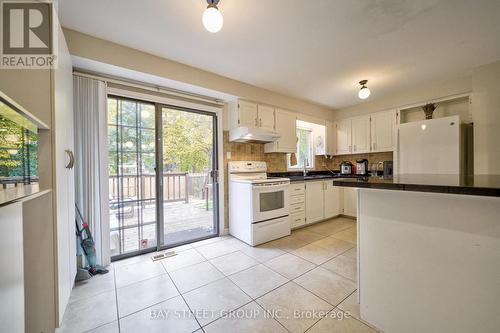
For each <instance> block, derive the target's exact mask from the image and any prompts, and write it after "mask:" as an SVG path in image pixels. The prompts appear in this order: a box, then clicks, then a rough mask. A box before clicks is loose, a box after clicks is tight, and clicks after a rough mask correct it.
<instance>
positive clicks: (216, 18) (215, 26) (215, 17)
mask: <svg viewBox="0 0 500 333" xmlns="http://www.w3.org/2000/svg"><path fill="white" fill-rule="evenodd" d="M202 21H203V26H204V27H205V29H207V30H208V31H210V32H212V33H216V32H218V31H220V29H222V25H223V24H224V19H223V18H222V14H221V12H220V11H219V9H217V7H216V6H215V5H209V6H208V7H207V9H205V11H204V12H203V17H202Z"/></svg>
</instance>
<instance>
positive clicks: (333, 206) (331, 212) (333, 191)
mask: <svg viewBox="0 0 500 333" xmlns="http://www.w3.org/2000/svg"><path fill="white" fill-rule="evenodd" d="M323 194H324V196H323V197H324V200H323V201H324V218H325V219H329V218H332V217H334V216H337V215H339V214H340V187H338V186H333V181H331V180H325V181H324V182H323Z"/></svg>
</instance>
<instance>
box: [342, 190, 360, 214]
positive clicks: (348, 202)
mask: <svg viewBox="0 0 500 333" xmlns="http://www.w3.org/2000/svg"><path fill="white" fill-rule="evenodd" d="M342 190H343V204H344V207H343V214H344V215H347V216H352V217H356V216H357V212H358V197H357V194H358V193H357V190H356V189H355V188H354V187H343V188H342Z"/></svg>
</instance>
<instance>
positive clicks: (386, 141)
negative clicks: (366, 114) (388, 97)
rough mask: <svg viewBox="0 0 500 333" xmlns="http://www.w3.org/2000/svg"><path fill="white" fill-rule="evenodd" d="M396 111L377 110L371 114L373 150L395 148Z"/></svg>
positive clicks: (379, 150)
mask: <svg viewBox="0 0 500 333" xmlns="http://www.w3.org/2000/svg"><path fill="white" fill-rule="evenodd" d="M395 128H396V111H384V112H377V113H374V114H372V115H371V122H370V132H371V142H372V147H371V148H372V149H371V151H372V152H383V151H392V150H394V142H395V132H396V131H395Z"/></svg>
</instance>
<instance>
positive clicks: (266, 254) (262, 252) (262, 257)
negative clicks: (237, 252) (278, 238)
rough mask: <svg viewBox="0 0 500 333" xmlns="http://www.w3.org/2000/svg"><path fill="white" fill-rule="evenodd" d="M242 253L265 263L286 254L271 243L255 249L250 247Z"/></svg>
mask: <svg viewBox="0 0 500 333" xmlns="http://www.w3.org/2000/svg"><path fill="white" fill-rule="evenodd" d="M241 252H243V253H245V254H246V255H248V256H250V257H252V258H254V259H255V260H257V261H259V262H265V261H268V260H271V259H272V258H276V257H277V256H280V255H282V254H285V251H283V250H280V249H278V248H276V247H274V246H272V245H271V244H269V243H267V244H262V245H259V246H254V247H248V248H245V249H243V250H241Z"/></svg>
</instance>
